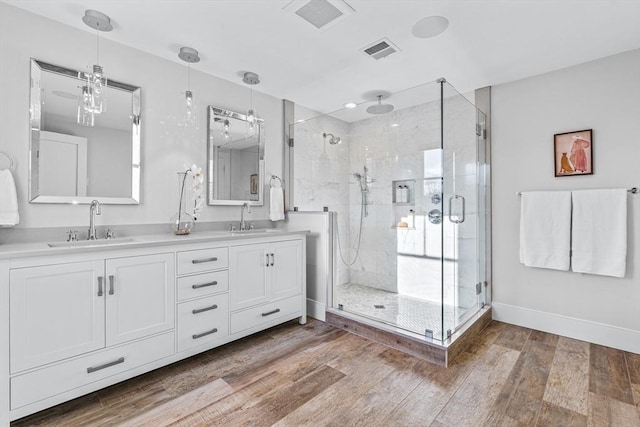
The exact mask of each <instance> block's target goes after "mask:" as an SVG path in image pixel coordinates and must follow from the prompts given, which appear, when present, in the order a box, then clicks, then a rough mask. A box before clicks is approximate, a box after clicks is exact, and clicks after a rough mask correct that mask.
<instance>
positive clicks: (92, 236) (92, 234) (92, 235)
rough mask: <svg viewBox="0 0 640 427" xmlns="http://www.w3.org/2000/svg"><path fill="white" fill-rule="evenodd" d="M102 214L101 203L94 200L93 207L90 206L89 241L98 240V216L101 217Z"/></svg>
mask: <svg viewBox="0 0 640 427" xmlns="http://www.w3.org/2000/svg"><path fill="white" fill-rule="evenodd" d="M101 213H102V212H101V210H100V202H98V201H97V200H93V201H92V202H91V206H89V233H88V235H87V240H96V239H97V238H98V236H96V215H100V214H101Z"/></svg>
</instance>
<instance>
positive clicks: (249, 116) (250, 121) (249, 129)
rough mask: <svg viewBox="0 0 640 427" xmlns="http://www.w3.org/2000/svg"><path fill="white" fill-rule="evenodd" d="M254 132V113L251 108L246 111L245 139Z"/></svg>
mask: <svg viewBox="0 0 640 427" xmlns="http://www.w3.org/2000/svg"><path fill="white" fill-rule="evenodd" d="M255 132H256V112H255V111H254V110H253V108H249V110H248V111H247V137H251V136H253V135H254V134H255Z"/></svg>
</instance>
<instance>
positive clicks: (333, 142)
mask: <svg viewBox="0 0 640 427" xmlns="http://www.w3.org/2000/svg"><path fill="white" fill-rule="evenodd" d="M322 137H323V138H324V139H327V137H330V138H329V144H331V145H336V144H342V139H340V137H339V136H334V135H333V134H332V133H326V132H325V133H323V134H322Z"/></svg>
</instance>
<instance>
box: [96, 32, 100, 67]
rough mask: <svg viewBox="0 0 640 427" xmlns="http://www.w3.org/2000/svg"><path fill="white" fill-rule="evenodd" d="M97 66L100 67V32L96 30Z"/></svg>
mask: <svg viewBox="0 0 640 427" xmlns="http://www.w3.org/2000/svg"><path fill="white" fill-rule="evenodd" d="M96 65H100V30H98V29H96Z"/></svg>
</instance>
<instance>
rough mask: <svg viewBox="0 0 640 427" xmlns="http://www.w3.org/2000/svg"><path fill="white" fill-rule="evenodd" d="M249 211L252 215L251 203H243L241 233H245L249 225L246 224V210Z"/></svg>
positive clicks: (241, 208)
mask: <svg viewBox="0 0 640 427" xmlns="http://www.w3.org/2000/svg"><path fill="white" fill-rule="evenodd" d="M245 208H246V209H247V213H251V206H249V203H243V204H242V206H241V207H240V231H245V230H246V229H247V224H246V223H245V222H244V209H245Z"/></svg>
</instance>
